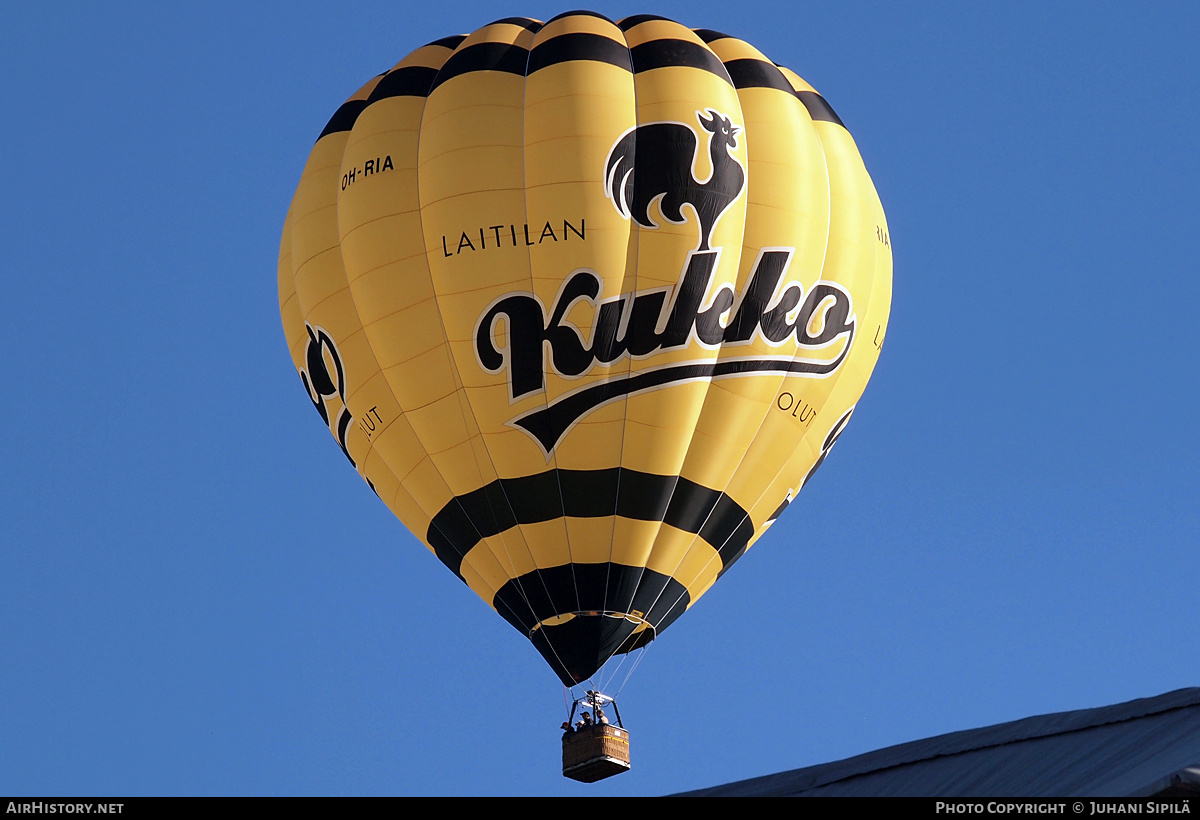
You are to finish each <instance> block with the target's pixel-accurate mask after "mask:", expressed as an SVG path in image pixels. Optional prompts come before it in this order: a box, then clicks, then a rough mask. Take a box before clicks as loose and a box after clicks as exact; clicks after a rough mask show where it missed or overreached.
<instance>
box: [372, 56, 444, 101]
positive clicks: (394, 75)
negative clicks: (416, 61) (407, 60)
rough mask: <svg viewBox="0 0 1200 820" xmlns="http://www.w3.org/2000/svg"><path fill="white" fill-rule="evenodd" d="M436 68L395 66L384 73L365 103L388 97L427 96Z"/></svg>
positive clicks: (436, 71) (435, 75)
mask: <svg viewBox="0 0 1200 820" xmlns="http://www.w3.org/2000/svg"><path fill="white" fill-rule="evenodd" d="M437 73H438V70H437V69H436V68H429V67H428V66H422V65H410V66H405V67H404V68H397V69H396V70H395V71H389V72H388V73H387V74H385V75H384V77H383V79H382V80H380V81H379V84H378V85H376V86H375V89H374V90H373V91H372V92H371V96H369V97H367V105H370V104H371V103H374V102H378V101H379V100H384V99H387V98H388V97H427V96H429V89H430V88H431V87H432V86H433V81H434V78H436V77H437Z"/></svg>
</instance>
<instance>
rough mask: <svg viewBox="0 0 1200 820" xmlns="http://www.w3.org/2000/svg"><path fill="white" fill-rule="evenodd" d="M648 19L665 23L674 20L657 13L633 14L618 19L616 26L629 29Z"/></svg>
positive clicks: (622, 29)
mask: <svg viewBox="0 0 1200 820" xmlns="http://www.w3.org/2000/svg"><path fill="white" fill-rule="evenodd" d="M650 20H663V21H665V22H667V23H674V22H675V21H674V20H672V19H670V18H669V17H659V16H658V15H657V14H635V15H633V16H632V17H626V18H625V19H624V20H620V21H618V22H617V28H619V29H621V31H629V30H630V29H631V28H633V27H634V26H639V25H641V24H642V23H646V22H649V21H650Z"/></svg>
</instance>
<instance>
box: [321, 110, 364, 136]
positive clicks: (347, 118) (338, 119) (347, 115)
mask: <svg viewBox="0 0 1200 820" xmlns="http://www.w3.org/2000/svg"><path fill="white" fill-rule="evenodd" d="M366 107H367V101H366V100H347V101H346V102H344V103H342V104H341V105H340V106H338V110H337V111H336V112H334V115H333V116H332V117H330V118H329V122H328V123H326V124H325V130H324V131H322V132H321V136H319V137H317V141H318V142H320V141H321V138H322V137H326V136H329V135H330V134H336V133H338V132H340V131H349V130H350V129H351V128H353V127H354V121H355V120H357V119H358V115H359V114H361V113H362V110H363V109H364V108H366Z"/></svg>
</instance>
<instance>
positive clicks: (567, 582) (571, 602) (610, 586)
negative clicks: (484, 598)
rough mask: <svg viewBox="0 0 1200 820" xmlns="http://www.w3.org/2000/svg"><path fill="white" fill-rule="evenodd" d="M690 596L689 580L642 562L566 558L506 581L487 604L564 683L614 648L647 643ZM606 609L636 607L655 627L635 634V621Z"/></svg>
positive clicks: (581, 674)
mask: <svg viewBox="0 0 1200 820" xmlns="http://www.w3.org/2000/svg"><path fill="white" fill-rule="evenodd" d="M690 602H691V596H690V595H689V594H688V591H687V587H685V586H684V585H683V584H681V583H679V582H678V581H676V580H675V579H674V578H671V577H670V576H667V575H663V574H662V573H660V572H655V571H654V570H651V569H646V568H645V567H631V566H627V565H624V564H566V565H564V566H559V567H551V568H549V569H539V570H534V571H532V572H529V573H527V574H525V575H522V576H521V577H520V578H515V579H513V580H511V581H509V582H508V583H506V584H505V585H504V586H503V587H501V588H500V589H499V590H497V591H496V595H495V597H494V598H493V600H492V605H493V606H494V607H495V608H496V611H497V612H499V613H500V614H501V615H502V616H503V617H504V619H505V620H507V621H508V622H509V623H510V624H512V625H513V627H515V628H516V629H517V631H519V632H520V633H521V634H522V635H525V636H526V637H528V638H529V639H530V641H531V642H532V643H533V645H534V646H535V647H536V648H537V650H538V651H539V652H541V654H542V656H543V657H544V658H545V659H546V662H547V663H549V664H550V667H551V668H552V669H553V670H554V671H555V672H556V673H558V676H559V677H560V678H561V679H562V681H563V683H565V684H567V685H568V686H570V685H572V684H575V683H579V682H580V681H583V680H586V679H587V678H588V677H590V676H591V675H592V674H593V673H594V672H595V671H596V670H597V669H599V668H600V667H601V666H602V665H603V664H604V662H605V661H606V660H608V659H609V658H611V657H612V656H613V655H615V654H617V653H618V652H628V651H630V650H632V649H635V648H636V647H637V646H642V645H645V644H646V643H649V641H650V640H653V638H654V637H655V636H656V635H657V634H658V633H660V632H662V630H664V629H666V627H667V626H669V625H670V624H671V623H672V622H674V621H675V619H677V618H678V617H679V616H680V615H682V614H683V612H684V610H686V609H687V607H688V604H689V603H690ZM606 611H607V612H618V613H633V612H640V613H642V615H641V617H642V620H644V621H646V622H648V623H650V624H651V625H652V626H653V627H654V628H653V629H648V630H645V631H643V632H641V633H636V630H637V628H638V626H639V624H638V623H637V622H636V621H633V620H627V619H625V618H621V617H613V616H606V615H604V614H603V613H604V612H606ZM565 614H574V615H575V617H574V618H571V619H570V620H568V621H565V622H563V623H560V624H555V625H543V626H541V627H540V628H538V629H537V631H535V632H531V630H533V628H534V627H535V626H536V625H537V624H538V623H540V622H541V621H544V620H546V619H547V618H553V617H555V616H558V615H565ZM635 633H636V634H635Z"/></svg>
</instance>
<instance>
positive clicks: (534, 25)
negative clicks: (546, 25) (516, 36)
mask: <svg viewBox="0 0 1200 820" xmlns="http://www.w3.org/2000/svg"><path fill="white" fill-rule="evenodd" d="M488 25H489V26H500V25H509V26H520V27H521V28H523V29H525V30H526V31H532V32H533V33H534V34H537V33H538V32H539V31H541V30H542V24H541V23H539V22H538V21H537V20H533V19H530V18H529V17H505V18H504V19H503V20H493V21H492V22H490V23H488Z"/></svg>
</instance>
